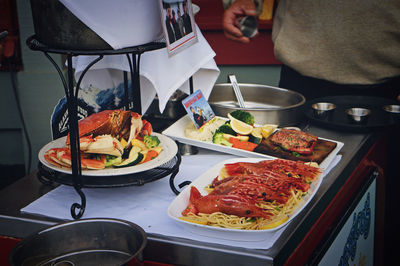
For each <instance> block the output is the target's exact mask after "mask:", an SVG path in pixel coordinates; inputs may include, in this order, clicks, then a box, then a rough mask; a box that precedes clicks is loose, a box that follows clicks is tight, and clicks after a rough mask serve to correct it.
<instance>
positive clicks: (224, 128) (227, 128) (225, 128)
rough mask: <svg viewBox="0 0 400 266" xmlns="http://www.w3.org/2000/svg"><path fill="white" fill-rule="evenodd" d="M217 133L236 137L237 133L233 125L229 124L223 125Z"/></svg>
mask: <svg viewBox="0 0 400 266" xmlns="http://www.w3.org/2000/svg"><path fill="white" fill-rule="evenodd" d="M216 132H222V133H226V134H229V135H234V136H236V135H237V134H236V132H235V130H233V129H232V127H231V125H230V124H229V123H227V124H223V125H222V126H220V127H219V128H218V129H217V131H216Z"/></svg>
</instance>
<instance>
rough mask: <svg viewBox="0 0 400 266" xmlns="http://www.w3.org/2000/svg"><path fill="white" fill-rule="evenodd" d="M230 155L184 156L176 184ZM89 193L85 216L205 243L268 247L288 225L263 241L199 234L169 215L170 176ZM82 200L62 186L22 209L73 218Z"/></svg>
mask: <svg viewBox="0 0 400 266" xmlns="http://www.w3.org/2000/svg"><path fill="white" fill-rule="evenodd" d="M231 158H237V157H236V156H233V155H226V154H222V153H217V152H210V151H207V152H205V153H200V154H198V155H189V156H183V157H182V163H181V166H180V171H179V173H178V174H177V176H176V177H175V186H176V187H177V186H178V184H180V183H181V182H183V181H185V180H189V181H193V180H195V179H196V178H197V177H198V176H200V175H201V174H202V173H204V172H205V171H206V170H207V169H209V168H210V167H212V166H213V165H215V164H217V163H219V162H221V161H224V160H227V159H231ZM340 160H341V155H337V156H336V158H335V159H334V160H333V161H332V163H331V165H330V166H329V167H328V168H327V169H326V170H325V171H324V172H323V176H325V175H326V174H327V173H329V171H330V170H331V169H332V168H333V167H335V166H336V165H337V164H338V163H339V161H340ZM83 192H84V193H85V196H86V202H87V205H86V210H85V213H84V215H83V217H82V218H96V217H97V218H99V217H102V218H118V219H123V220H127V221H131V222H133V223H136V224H138V225H139V226H141V227H142V228H143V229H144V230H145V231H146V232H147V233H152V234H160V235H165V236H172V237H180V238H187V239H193V240H198V241H203V242H206V243H216V244H224V245H229V246H236V247H243V248H252V249H269V248H270V247H272V245H273V244H274V243H275V241H276V240H277V239H278V238H279V236H280V235H281V234H282V232H283V231H284V230H285V229H286V226H285V227H283V228H281V229H279V230H277V231H275V232H271V233H269V236H268V237H267V238H266V239H265V240H263V241H229V240H225V239H219V238H211V237H207V236H200V235H197V234H194V233H192V232H189V231H187V230H186V229H184V228H183V227H181V225H180V224H178V223H177V222H176V221H174V220H172V219H171V218H170V217H168V215H167V209H168V206H169V205H170V203H171V202H172V200H173V199H174V198H175V197H176V196H175V194H174V193H173V192H172V190H171V189H170V187H169V177H165V178H163V179H160V180H157V181H155V182H152V183H148V184H145V185H144V186H140V187H136V186H133V187H122V188H104V189H103V188H101V189H100V188H99V189H83ZM75 202H78V203H79V202H80V198H79V196H78V194H77V193H76V191H75V190H74V189H73V187H70V186H64V185H62V186H60V187H58V188H56V189H54V190H52V191H50V192H49V193H47V194H46V195H44V196H42V197H41V198H39V199H38V200H36V201H34V202H32V203H31V204H29V205H28V206H26V207H25V208H23V209H22V210H21V211H22V212H27V213H33V214H39V215H43V216H49V217H54V218H58V219H63V220H71V219H72V218H71V215H70V207H71V205H72V204H73V203H75Z"/></svg>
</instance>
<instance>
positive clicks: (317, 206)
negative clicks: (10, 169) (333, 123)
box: [0, 126, 378, 265]
mask: <svg viewBox="0 0 400 266" xmlns="http://www.w3.org/2000/svg"><path fill="white" fill-rule="evenodd" d="M307 130H308V131H309V132H310V133H312V134H315V135H317V136H319V137H322V138H327V139H333V140H337V141H340V142H343V143H344V147H343V148H342V150H341V151H340V152H339V154H341V155H342V159H341V161H340V162H339V164H338V165H337V166H336V167H335V168H333V169H332V170H331V171H330V172H329V174H328V175H327V176H326V177H325V178H324V180H323V182H322V184H321V186H320V188H319V190H318V192H317V193H316V195H315V197H314V198H313V200H312V201H311V202H310V204H308V206H307V207H306V208H305V209H304V210H303V212H301V213H300V214H299V215H298V216H297V217H296V218H295V219H294V220H293V221H292V222H291V223H290V224H289V225H288V227H287V230H285V231H284V232H283V233H282V235H281V236H280V238H279V239H278V240H277V241H276V243H275V244H274V246H273V247H272V248H270V249H268V250H254V249H244V248H235V247H230V246H224V245H216V244H209V243H203V242H199V241H196V240H188V239H179V238H172V237H165V236H162V235H154V234H149V235H148V239H149V243H148V245H147V247H146V249H145V252H144V257H145V259H149V260H152V261H160V262H165V263H171V264H179V265H245V264H246V265H261V264H262V265H268V264H282V263H283V262H284V261H285V260H286V259H287V257H288V256H289V254H291V252H293V250H294V249H295V248H296V247H297V245H298V244H299V242H300V241H301V240H302V239H303V238H304V236H305V235H306V233H307V232H308V230H309V229H310V228H311V226H312V225H313V224H314V222H315V221H316V220H317V219H318V217H319V216H320V215H321V213H322V211H323V210H324V209H325V208H326V207H327V205H328V204H329V202H330V200H331V199H332V198H333V197H334V196H335V194H336V193H337V191H338V190H339V189H340V188H341V186H342V185H343V184H344V183H345V181H346V179H347V178H348V177H349V176H350V174H351V173H352V172H353V170H354V169H355V167H356V166H357V165H358V164H359V162H360V161H361V159H362V158H363V157H364V156H365V154H366V152H367V151H368V150H369V148H370V147H371V145H372V144H373V143H374V142H375V140H376V137H377V135H378V134H358V133H357V134H356V133H347V132H339V131H337V132H336V131H332V130H326V129H323V128H319V127H316V126H310V127H309V128H308V129H307ZM53 188H54V186H50V185H44V184H42V183H41V182H39V181H38V179H37V178H36V175H35V173H31V174H30V175H27V176H26V177H24V178H22V179H20V180H18V181H17V182H16V183H14V184H12V185H10V186H8V187H6V188H5V189H3V190H2V191H0V235H4V236H11V237H16V238H24V237H26V236H28V235H30V234H32V233H33V232H36V231H38V230H41V229H44V228H46V227H48V226H50V225H53V224H55V223H59V222H62V221H60V220H56V219H51V218H48V217H42V216H36V215H31V214H26V213H21V212H20V209H21V208H23V207H24V206H26V205H28V204H30V203H31V202H33V201H35V200H36V199H37V198H39V197H40V196H41V195H44V194H46V193H47V192H48V191H50V190H52V189H53Z"/></svg>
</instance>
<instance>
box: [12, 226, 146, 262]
mask: <svg viewBox="0 0 400 266" xmlns="http://www.w3.org/2000/svg"><path fill="white" fill-rule="evenodd" d="M146 243H147V237H146V234H145V232H144V231H143V229H142V228H141V227H139V226H138V225H136V224H133V223H130V222H127V221H123V220H118V219H105V218H104V219H102V218H97V219H83V220H77V221H72V222H67V223H62V224H58V225H55V226H52V227H50V228H47V229H45V230H43V231H40V232H38V233H36V234H33V235H31V236H29V237H27V238H25V239H23V240H22V241H21V242H19V243H18V244H17V245H16V246H15V247H14V248H13V249H12V251H11V253H10V255H9V262H10V265H43V266H45V265H48V266H50V265H58V266H61V265H69V266H72V265H75V266H78V265H110V266H111V265H113V266H114V265H123V264H126V263H128V262H129V261H131V260H133V259H134V258H136V259H138V260H139V261H141V260H142V259H143V258H142V251H143V249H144V247H145V246H146Z"/></svg>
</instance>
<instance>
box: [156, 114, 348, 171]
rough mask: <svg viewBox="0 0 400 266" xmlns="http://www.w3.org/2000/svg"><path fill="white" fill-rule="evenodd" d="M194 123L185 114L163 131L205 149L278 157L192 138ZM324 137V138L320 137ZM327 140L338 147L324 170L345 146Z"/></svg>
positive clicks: (325, 163) (330, 155)
mask: <svg viewBox="0 0 400 266" xmlns="http://www.w3.org/2000/svg"><path fill="white" fill-rule="evenodd" d="M219 118H221V119H224V120H226V118H223V117H219ZM189 123H192V121H191V119H190V117H189V116H188V115H185V116H184V117H182V118H181V119H179V120H178V121H176V122H175V123H174V124H172V125H171V126H170V127H168V128H167V129H166V130H164V131H163V132H162V134H164V135H167V136H169V137H171V138H173V139H176V140H178V141H180V142H182V143H186V144H189V145H193V146H197V147H201V148H205V149H210V150H214V151H219V152H224V153H229V154H233V155H237V156H242V157H262V158H276V157H273V156H271V155H266V154H262V153H258V152H252V151H246V150H241V149H237V148H232V147H228V146H223V145H219V144H215V143H212V142H205V141H199V140H194V139H190V138H188V137H186V136H185V127H186V126H187V124H189ZM320 139H324V138H320ZM324 140H327V141H331V142H335V143H336V148H335V149H333V151H332V152H331V153H330V154H329V155H328V156H327V157H326V158H325V159H324V160H323V161H322V162H321V164H320V165H319V167H320V168H321V169H322V170H325V169H327V168H328V166H329V165H330V164H331V162H332V161H333V159H334V158H335V156H336V155H337V153H338V152H339V151H340V149H341V148H342V147H343V145H344V144H343V143H342V142H338V141H334V140H330V139H324Z"/></svg>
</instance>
